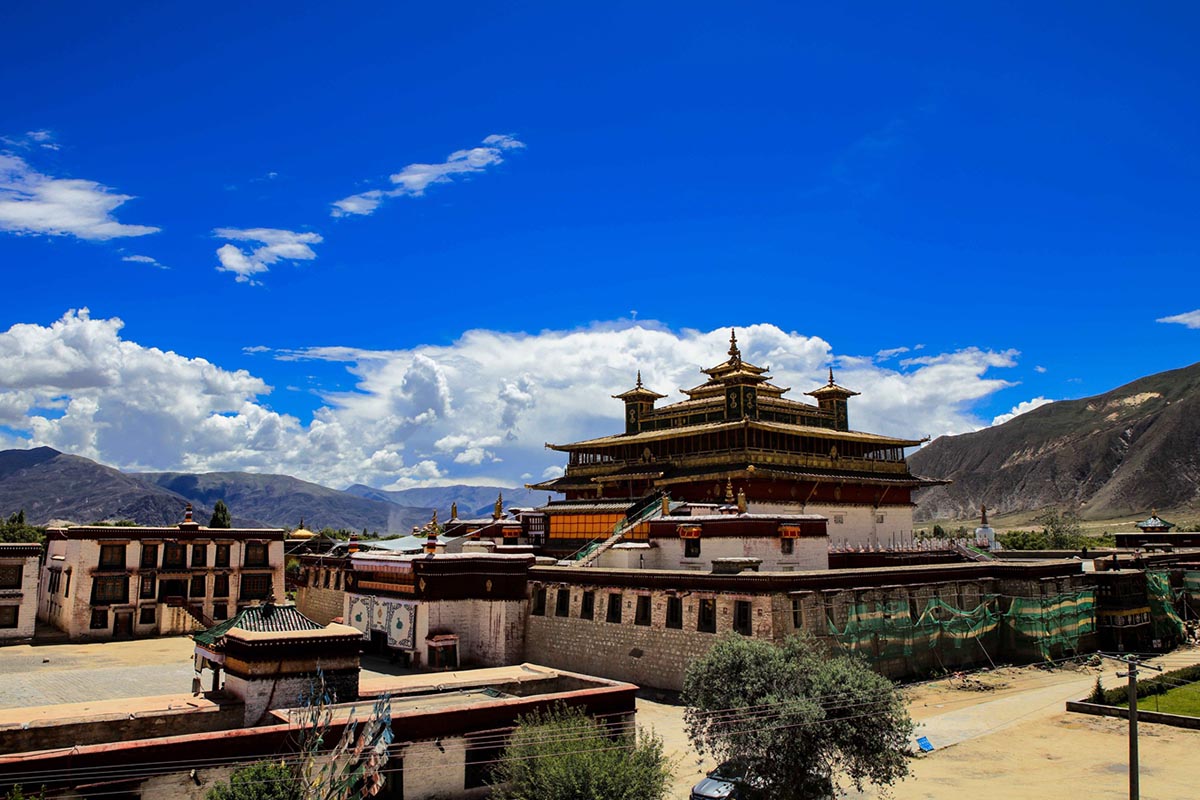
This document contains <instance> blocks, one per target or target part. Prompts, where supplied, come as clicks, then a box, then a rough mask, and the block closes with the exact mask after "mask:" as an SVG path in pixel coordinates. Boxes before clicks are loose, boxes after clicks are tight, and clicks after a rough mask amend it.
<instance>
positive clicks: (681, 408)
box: [531, 334, 939, 545]
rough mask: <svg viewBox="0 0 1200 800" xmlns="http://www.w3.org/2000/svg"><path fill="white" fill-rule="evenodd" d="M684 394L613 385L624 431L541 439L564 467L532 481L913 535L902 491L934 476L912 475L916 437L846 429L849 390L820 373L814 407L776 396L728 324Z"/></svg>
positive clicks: (581, 495) (845, 536) (886, 540)
mask: <svg viewBox="0 0 1200 800" xmlns="http://www.w3.org/2000/svg"><path fill="white" fill-rule="evenodd" d="M702 371H703V373H704V374H705V375H706V376H707V377H708V380H706V381H705V382H704V383H702V384H700V385H699V386H697V387H695V388H693V389H686V390H683V393H684V394H685V395H686V396H687V399H686V400H683V401H680V402H677V403H671V404H669V405H666V406H663V407H661V408H656V407H655V402H656V401H658V400H661V399H663V398H664V397H665V395H661V394H658V393H657V392H653V391H651V390H650V389H647V388H646V387H645V386H643V385H642V381H641V375H640V374H639V375H638V380H637V384H636V385H635V386H634V388H632V389H630V390H629V391H627V392H624V393H622V394H619V395H614V397H615V398H616V399H618V400H621V401H623V402H624V403H625V432H624V433H620V434H616V435H614V436H604V437H601V438H599V439H589V440H587V441H582V442H573V443H571V444H551V445H548V447H550V448H552V449H554V450H560V451H563V452H566V453H569V454H570V458H569V461H568V464H567V468H566V473H565V474H564V475H563V476H562V477H561V478H557V479H555V480H551V481H547V482H545V483H540V484H536V485H534V486H532V487H531V488H535V489H543V490H550V491H555V492H563V493H565V494H566V497H567V501H568V502H571V501H582V500H588V499H593V498H604V499H611V500H616V499H633V498H640V497H644V496H646V495H648V494H652V493H655V492H658V491H661V492H665V493H666V494H668V495H669V496H670V497H671V499H673V500H684V501H688V502H691V503H705V502H708V503H722V502H732V499H733V496H734V493H738V494H744V496H745V498H746V501H747V502H748V503H749V505H750V510H751V511H756V512H761V513H819V514H824V515H826V516H828V517H829V535H830V539H831V541H833V542H834V543H835V544H836V543H839V542H842V541H847V542H849V543H851V544H879V545H887V544H891V543H892V542H894V541H899V540H900V539H901V538H903V539H905V540H906V539H907V538H908V537H909V536H911V534H912V491H913V490H914V489H917V488H919V487H922V486H926V485H931V484H934V483H939V482H938V481H931V480H928V479H924V478H919V477H916V476H914V475H913V474H912V473H911V472H909V469H908V464H907V463H906V462H905V458H904V453H905V448H907V447H914V446H917V445H919V444H921V441H920V440H913V439H896V438H892V437H889V436H880V435H878V434H873V433H862V432H859V431H853V430H850V423H849V414H848V408H847V406H848V401H849V399H850V398H851V397H854V396H855V395H857V394H858V393H857V392H853V391H850V390H849V389H845V388H843V387H841V386H838V385H837V384H836V383H835V382H834V379H833V370H832V369H831V370H830V372H829V382H828V383H827V384H826V385H825V386H822V387H820V388H819V389H815V390H813V391H811V392H808V393H807V394H808V396H810V397H813V398H815V399H816V405H812V404H809V403H803V402H798V401H795V400H790V399H788V398H785V397H784V395H785V394H786V393H787V392H788V391H789V390H788V389H785V388H782V387H779V386H776V385H774V384H773V383H771V379H770V376H769V375H768V374H767V370H766V369H764V368H762V367H757V366H755V365H753V364H750V363H748V362H746V361H743V360H742V355H741V351H740V350H739V348H738V345H737V337H736V335H735V334H731V336H730V344H729V358H728V359H727V360H726V361H725V362H723V363H721V364H718V365H717V366H715V367H712V368H710V369H706V370H702Z"/></svg>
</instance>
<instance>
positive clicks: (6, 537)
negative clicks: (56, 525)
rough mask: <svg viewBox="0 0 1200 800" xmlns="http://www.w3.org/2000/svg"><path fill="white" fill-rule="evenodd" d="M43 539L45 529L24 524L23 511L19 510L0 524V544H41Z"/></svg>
mask: <svg viewBox="0 0 1200 800" xmlns="http://www.w3.org/2000/svg"><path fill="white" fill-rule="evenodd" d="M45 538H46V529H45V528H38V527H35V526H33V525H26V524H25V509H21V510H20V511H18V512H16V513H15V514H13V515H12V516H10V517H9V518H8V519H7V520H4V521H3V522H0V542H11V543H14V544H41V542H42V540H43V539H45Z"/></svg>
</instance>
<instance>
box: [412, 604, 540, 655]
mask: <svg viewBox="0 0 1200 800" xmlns="http://www.w3.org/2000/svg"><path fill="white" fill-rule="evenodd" d="M421 613H422V614H424V615H426V620H427V630H428V631H430V632H446V633H455V634H458V637H459V638H458V660H459V663H460V664H461V665H462V666H475V667H497V666H504V665H507V664H518V663H520V662H521V661H523V660H524V652H525V601H524V600H441V601H437V602H431V603H424V604H422V606H421ZM418 645H424V642H419V643H418ZM427 657H428V654H426V658H427Z"/></svg>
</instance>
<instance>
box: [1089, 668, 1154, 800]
mask: <svg viewBox="0 0 1200 800" xmlns="http://www.w3.org/2000/svg"><path fill="white" fill-rule="evenodd" d="M1100 655H1101V656H1102V657H1104V658H1111V659H1112V660H1113V661H1119V662H1121V663H1122V664H1125V665H1126V666H1127V667H1129V669H1127V670H1126V671H1125V672H1118V673H1117V677H1118V678H1128V679H1129V683H1128V688H1127V689H1126V690H1125V694H1126V697H1127V698H1128V700H1129V800H1139V798H1140V797H1141V790H1140V787H1139V786H1138V696H1137V679H1138V657H1137V656H1110V655H1106V654H1104V653H1101V654H1100ZM1141 666H1142V667H1144V668H1146V669H1152V670H1156V671H1158V672H1162V667H1156V666H1153V665H1152V664H1142V665H1141Z"/></svg>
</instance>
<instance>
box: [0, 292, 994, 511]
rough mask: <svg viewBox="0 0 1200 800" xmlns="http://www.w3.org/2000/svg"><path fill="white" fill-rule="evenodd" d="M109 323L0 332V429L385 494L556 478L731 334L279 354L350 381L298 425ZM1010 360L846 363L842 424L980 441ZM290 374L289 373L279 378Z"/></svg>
mask: <svg viewBox="0 0 1200 800" xmlns="http://www.w3.org/2000/svg"><path fill="white" fill-rule="evenodd" d="M121 327H122V323H121V321H120V320H117V319H109V320H93V319H91V318H90V316H89V315H88V314H87V312H86V311H81V312H78V313H75V312H69V313H68V314H66V315H64V317H63V318H62V319H60V320H59V321H57V322H55V323H53V324H52V325H49V326H39V325H16V326H14V327H13V328H12V329H10V330H9V331H7V332H5V333H0V424H3V425H7V426H9V427H10V428H12V429H15V430H18V431H21V432H23V433H24V434H25V435H27V436H29V437H30V439H31V442H32V444H35V445H40V444H45V445H49V446H52V447H57V448H58V449H61V450H66V451H69V452H77V453H79V454H81V455H85V456H88V457H90V458H96V459H98V460H101V461H104V462H106V463H111V464H114V465H117V466H120V467H142V468H153V469H172V470H188V471H207V470H222V469H248V470H251V471H263V472H284V473H288V474H292V475H296V476H297V477H301V478H305V479H308V480H315V481H318V482H320V483H324V484H326V485H330V486H345V485H348V484H351V483H366V484H369V485H374V486H380V487H385V488H404V487H408V486H418V485H437V484H445V483H475V484H483V483H495V482H502V483H506V484H509V485H511V484H514V483H517V482H520V481H522V480H524V478H523V476H524V475H527V474H528V475H535V476H544V477H553V476H556V475H559V474H561V471H562V466H563V464H564V463H565V456H564V455H563V454H562V453H558V452H555V451H549V450H546V449H545V448H544V446H543V445H544V444H545V443H546V442H555V443H563V442H570V441H574V440H577V439H582V438H587V437H590V436H599V435H604V434H609V433H613V432H615V431H618V430H621V429H622V419H621V418H622V407H621V404H620V402H619V401H616V400H611V399H609V395H612V394H616V393H618V392H620V391H623V390H625V389H628V388H629V387H630V386H632V385H633V381H634V377H635V373H636V372H637V370H639V369H640V370H641V371H642V378H643V381H644V382H645V384H646V385H647V386H649V387H650V388H652V389H655V390H657V391H660V392H663V393H665V394H670V395H671V397H670V398H668V400H666V401H661V402H671V401H673V400H677V399H680V395H679V394H678V393H677V392H676V389H677V388H678V387H691V386H694V385H697V384H698V383H700V382H702V381H703V380H704V376H703V375H702V374H700V372H699V370H700V368H702V367H708V366H712V365H713V364H716V363H719V362H720V361H722V360H724V359H725V357H726V356H725V351H726V349H727V348H728V336H729V333H728V329H718V330H713V331H697V330H691V329H684V330H680V331H672V330H669V329H667V328H664V327H662V326H658V325H656V324H655V323H645V322H642V323H638V324H630V323H620V324H616V323H613V324H596V325H592V326H590V327H587V328H582V329H578V330H569V331H542V332H540V333H537V334H533V335H529V334H520V333H517V334H513V333H501V332H497V331H489V330H474V331H468V332H466V333H464V334H463V335H462V336H461V337H460V338H459V339H458V340H457V341H455V342H453V343H451V344H449V345H445V346H419V347H415V348H412V349H406V350H389V351H379V350H362V349H355V348H347V347H316V348H310V349H305V350H300V351H290V352H289V351H285V352H280V351H275V353H276V355H275V357H276V358H278V359H281V360H284V361H291V362H296V361H306V360H321V361H327V362H335V363H341V364H345V365H346V368H347V369H348V370H349V372H350V373H351V374H352V375H353V376H354V378H355V379H356V383H355V386H354V388H353V389H352V390H349V391H343V392H333V393H325V394H322V395H319V396H320V398H321V405H320V406H319V407H318V408H317V409H316V411H315V412H314V413H313V415H312V419H311V421H310V422H308V423H307V424H304V423H302V422H301V421H300V420H298V419H296V418H295V417H293V416H290V415H287V414H281V413H279V412H276V411H274V410H272V409H271V408H270V407H269V406H268V405H267V402H266V397H267V395H268V394H269V392H270V391H271V388H270V387H269V386H267V385H266V383H265V382H264V381H262V380H261V379H260V378H257V377H255V376H253V375H251V374H250V373H248V372H246V371H244V370H237V371H231V370H225V369H222V368H220V367H217V366H215V365H213V364H210V363H209V362H207V361H205V360H204V359H199V358H188V357H185V356H181V355H177V354H175V353H170V352H163V351H161V350H158V349H156V348H153V347H147V346H143V345H141V344H137V343H134V342H129V341H125V340H123V339H121V338H120V330H121ZM738 339H739V342H740V343H741V346H742V352H743V355H744V357H745V358H746V359H747V360H749V361H752V362H754V363H757V364H760V365H762V366H768V365H769V366H770V367H771V369H772V372H773V374H774V377H775V382H776V383H777V384H779V385H783V386H792V387H794V390H793V395H797V396H798V395H800V393H802V392H804V391H807V390H809V389H812V388H815V387H817V386H819V385H821V384H823V383H824V382H825V366H826V365H827V364H828V363H829V362H830V360H831V359H832V357H833V354H832V349H831V347H830V345H829V344H828V343H827V342H826V341H825V340H823V339H821V338H818V337H815V336H805V335H802V334H799V333H796V332H788V331H785V330H782V329H780V328H778V327H776V326H774V325H766V324H760V325H751V326H749V327H747V328H744V329H739V330H738ZM250 350H251V351H259V350H258V349H257V348H250ZM1015 358H1016V354H1015V352H1013V351H1003V352H993V351H986V350H978V349H974V348H971V349H967V350H961V351H956V352H952V353H942V354H937V355H930V356H929V357H928V358H927V359H922V363H920V364H915V365H913V367H912V368H898V369H884V368H882V367H880V366H879V365H876V364H874V363H872V362H871V360H870V359H851V358H849V357H845V358H839V359H837V360H838V361H839V362H840V363H842V364H847V363H850V362H853V363H854V366H852V367H850V366H842V367H839V368H838V372H837V375H836V377H837V380H838V382H839V383H840V384H842V385H844V386H848V387H850V388H852V389H855V390H857V391H860V392H862V396H861V397H856V398H854V399H853V400H852V401H851V408H850V419H851V425H852V426H853V427H854V428H856V429H859V430H872V431H878V432H880V433H886V434H894V435H900V436H905V437H912V438H917V437H919V436H921V435H923V434H933V435H938V434H943V433H959V432H963V431H969V430H975V429H978V428H981V427H984V426H985V425H986V424H987V423H986V422H985V421H984V420H981V419H979V418H978V417H977V416H975V414H974V413H972V408H973V406H974V404H975V403H976V402H978V401H980V400H982V399H983V398H986V397H987V396H989V395H991V394H992V393H994V392H995V391H997V390H999V389H1001V388H1004V387H1006V386H1009V385H1011V384H1010V383H1009V382H1008V381H1005V380H1003V379H1000V378H995V377H992V376H991V375H990V372H991V371H992V370H994V369H1001V368H1008V367H1012V366H1014V365H1015V363H1016V361H1015ZM281 368H282V365H281ZM303 374H304V368H303V365H297V368H296V369H295V375H294V376H293V377H291V380H292V381H298V380H299V379H300V378H301V377H302V376H303ZM300 388H309V389H310V388H311V386H304V385H301V387H300ZM798 399H801V398H798ZM55 403H57V408H56V410H54V411H53V412H50V411H47V410H46V409H50V408H53V407H54V405H53V404H55Z"/></svg>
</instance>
